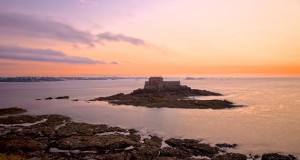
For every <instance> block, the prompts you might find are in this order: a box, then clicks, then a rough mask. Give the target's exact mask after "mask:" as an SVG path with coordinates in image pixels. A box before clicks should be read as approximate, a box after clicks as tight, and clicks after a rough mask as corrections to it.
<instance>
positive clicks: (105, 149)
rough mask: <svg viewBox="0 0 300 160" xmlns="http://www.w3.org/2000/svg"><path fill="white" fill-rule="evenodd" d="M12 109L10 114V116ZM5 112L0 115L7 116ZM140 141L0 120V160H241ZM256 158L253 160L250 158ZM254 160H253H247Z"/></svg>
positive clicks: (44, 122) (181, 144) (46, 123)
mask: <svg viewBox="0 0 300 160" xmlns="http://www.w3.org/2000/svg"><path fill="white" fill-rule="evenodd" d="M15 109H16V108H14V110H15ZM10 110H11V109H9V108H6V109H1V110H0V114H1V115H7V113H9V114H10V113H11V112H10ZM162 143H163V140H162V139H161V138H159V137H157V136H153V135H143V136H141V135H140V134H139V132H138V131H137V130H134V129H123V128H119V127H110V126H107V125H104V124H94V125H93V124H87V123H77V122H72V121H71V119H70V118H69V117H66V116H61V115H36V116H34V115H18V116H7V117H0V159H14V158H15V159H24V160H25V159H55V160H56V159H68V160H75V159H95V160H173V159H183V160H185V159H186V160H187V159H189V160H191V159H202V160H207V159H208V158H210V159H212V160H246V159H247V158H248V159H251V157H252V156H251V155H249V156H246V155H244V154H240V153H227V152H226V150H224V148H223V147H231V146H235V147H236V146H237V145H236V144H233V145H230V144H221V145H220V146H222V147H218V145H216V146H211V145H209V144H205V143H202V142H201V141H199V140H195V139H175V138H170V139H167V140H165V141H164V143H166V144H167V145H168V146H165V147H162ZM256 157H258V156H256ZM252 159H254V158H252ZM262 159H263V160H295V159H296V157H294V156H292V155H288V156H285V155H281V154H278V153H270V154H264V155H262Z"/></svg>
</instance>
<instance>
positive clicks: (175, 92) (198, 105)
mask: <svg viewBox="0 0 300 160" xmlns="http://www.w3.org/2000/svg"><path fill="white" fill-rule="evenodd" d="M194 96H222V94H220V93H215V92H211V91H206V90H199V89H192V88H190V87H188V86H185V85H181V84H180V81H164V80H163V78H162V77H151V78H149V81H146V82H145V86H144V88H143V89H141V88H140V89H137V90H134V91H133V92H132V93H129V94H124V93H119V94H115V95H112V96H108V97H99V98H95V99H92V100H90V101H107V102H109V103H111V104H116V105H133V106H144V107H150V108H153V107H156V108H162V107H166V108H187V109H191V108H193V109H226V108H235V107H242V105H236V104H234V103H233V102H230V101H228V100H218V99H214V100H196V99H193V98H191V97H194Z"/></svg>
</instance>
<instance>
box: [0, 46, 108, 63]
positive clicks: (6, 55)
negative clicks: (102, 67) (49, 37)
mask: <svg viewBox="0 0 300 160" xmlns="http://www.w3.org/2000/svg"><path fill="white" fill-rule="evenodd" d="M0 58H2V59H12V60H23V61H44V62H56V63H71V64H104V62H102V61H95V60H92V59H90V58H86V57H75V56H67V55H65V54H64V53H62V52H59V51H55V50H51V49H33V48H24V47H19V46H3V45H0Z"/></svg>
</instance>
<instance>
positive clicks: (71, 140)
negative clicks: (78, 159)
mask: <svg viewBox="0 0 300 160" xmlns="http://www.w3.org/2000/svg"><path fill="white" fill-rule="evenodd" d="M138 145H139V144H138V143H137V142H135V141H132V140H131V139H129V138H126V137H125V136H120V135H104V136H71V137H67V138H63V139H60V140H58V141H57V142H55V144H54V146H55V147H57V148H59V149H69V150H74V149H84V150H87V149H96V150H97V151H99V152H104V153H105V152H109V151H110V150H112V151H114V150H123V149H125V148H126V147H129V146H138Z"/></svg>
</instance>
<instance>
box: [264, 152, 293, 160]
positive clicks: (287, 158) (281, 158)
mask: <svg viewBox="0 0 300 160" xmlns="http://www.w3.org/2000/svg"><path fill="white" fill-rule="evenodd" d="M296 159H297V158H296V157H295V156H293V155H281V154H278V153H268V154H264V155H262V157H261V160H296Z"/></svg>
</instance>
